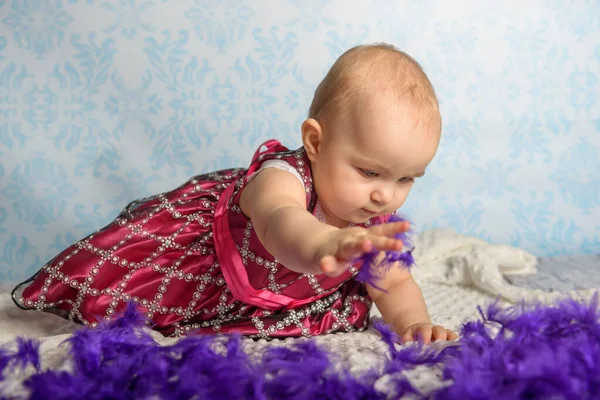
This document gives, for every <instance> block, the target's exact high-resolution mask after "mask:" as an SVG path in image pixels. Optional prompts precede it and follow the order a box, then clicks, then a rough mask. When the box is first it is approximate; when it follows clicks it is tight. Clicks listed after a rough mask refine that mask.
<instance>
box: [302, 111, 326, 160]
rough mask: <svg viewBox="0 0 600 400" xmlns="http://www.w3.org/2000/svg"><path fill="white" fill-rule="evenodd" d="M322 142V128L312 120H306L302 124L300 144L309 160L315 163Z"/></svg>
mask: <svg viewBox="0 0 600 400" xmlns="http://www.w3.org/2000/svg"><path fill="white" fill-rule="evenodd" d="M322 142H323V128H322V127H321V124H320V123H319V122H318V121H317V120H316V119H314V118H308V119H307V120H305V121H304V122H303V123H302V144H303V146H304V149H305V150H306V154H307V155H308V158H309V160H311V161H316V159H317V155H318V154H319V150H320V148H321V143H322Z"/></svg>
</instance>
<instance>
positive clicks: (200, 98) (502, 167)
mask: <svg viewBox="0 0 600 400" xmlns="http://www.w3.org/2000/svg"><path fill="white" fill-rule="evenodd" d="M374 41H388V42H391V43H394V44H396V45H397V46H399V47H400V48H402V49H404V50H406V51H408V52H409V53H410V54H412V55H413V56H414V57H416V58H417V59H418V60H419V61H420V62H421V63H422V64H423V66H424V68H425V70H426V71H427V73H428V74H429V75H430V78H431V80H432V81H433V83H434V85H435V86H436V88H437V91H438V94H439V97H440V99H441V104H442V112H443V118H444V134H443V140H442V144H441V148H440V151H439V153H438V156H437V158H436V160H435V162H434V163H433V165H432V166H431V168H430V170H429V171H428V174H427V176H426V177H425V178H423V179H422V180H421V181H418V183H417V185H416V188H415V189H414V191H413V193H412V194H411V197H409V201H408V203H407V205H406V207H405V208H404V212H405V213H406V214H408V215H409V216H410V217H411V218H412V219H413V220H414V221H415V222H416V224H417V229H426V228H428V227H431V226H434V225H435V226H446V227H452V228H455V229H457V230H459V231H461V232H464V233H467V234H470V235H476V236H478V237H483V238H485V239H487V240H490V241H493V242H497V243H511V244H513V245H517V246H521V247H523V248H525V249H527V250H530V251H532V252H534V253H535V254H537V255H555V254H562V253H582V254H585V253H599V252H600V161H599V157H600V104H599V99H598V96H599V92H600V86H599V80H600V3H599V2H598V1H583V0H573V1H566V0H565V1H560V0H546V1H541V0H540V1H538V0H527V1H523V0H520V1H516V0H510V1H503V2H497V1H490V2H487V1H486V2H484V1H456V0H453V1H442V0H427V1H423V0H421V1H412V0H411V1H408V0H407V1H389V0H381V1H357V0H353V1H346V0H343V1H342V0H340V1H317V0H288V1H276V0H270V1H269V0H263V1H257V0H253V1H244V0H229V1H223V2H217V1H213V0H205V1H202V0H198V1H183V0H181V1H176V0H171V1H158V0H156V1H137V0H136V1H134V0H119V1H116V0H113V1H99V0H80V1H77V0H70V1H58V0H45V1H42V0H38V1H33V0H14V1H6V0H0V159H1V162H0V280H12V281H14V280H19V279H23V278H25V277H28V276H29V275H30V274H32V273H33V272H34V271H35V270H37V269H38V268H39V267H40V266H41V264H43V263H44V262H45V261H46V260H47V259H48V258H50V257H52V256H54V255H55V254H56V253H57V252H58V251H60V250H61V249H62V248H63V247H65V246H67V245H68V244H70V243H71V242H72V241H74V240H76V239H78V238H80V237H82V236H84V235H86V234H88V233H90V232H91V231H93V230H95V229H96V228H98V227H100V226H102V225H104V224H106V223H107V222H109V221H110V220H111V219H112V218H113V217H114V216H115V215H116V213H117V212H118V211H119V210H120V209H121V208H122V207H123V206H124V205H126V204H127V203H128V202H129V201H130V200H132V199H134V198H137V197H141V196H144V195H148V194H151V193H155V192H159V191H165V190H168V189H171V188H173V187H175V186H178V185H179V184H181V183H183V182H184V181H185V180H186V179H187V178H188V177H189V176H191V175H193V174H197V173H201V172H205V171H209V170H214V169H218V168H224V167H231V166H245V165H247V163H248V161H249V157H250V156H251V154H252V152H253V151H254V149H255V147H256V146H257V145H258V144H259V142H261V141H262V140H265V139H268V138H271V137H275V138H278V139H280V140H282V141H283V142H284V143H285V144H287V145H288V146H290V147H296V146H299V144H300V134H299V126H300V123H301V121H302V120H303V118H304V117H305V115H306V110H307V108H308V105H309V103H310V99H311V95H312V93H313V91H314V88H315V87H316V85H317V83H318V82H319V80H320V79H321V78H322V76H323V75H324V73H325V72H326V71H327V69H328V67H329V66H330V65H331V63H332V62H333V61H334V60H335V58H336V57H337V56H339V55H340V54H341V53H342V52H343V51H344V50H346V49H347V48H349V47H351V46H353V45H356V44H359V43H369V42H374Z"/></svg>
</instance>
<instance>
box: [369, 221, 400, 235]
mask: <svg viewBox="0 0 600 400" xmlns="http://www.w3.org/2000/svg"><path fill="white" fill-rule="evenodd" d="M409 229H410V224H409V223H408V222H406V221H399V222H389V223H387V224H381V225H375V226H372V227H370V228H369V232H370V233H373V234H375V235H380V236H388V237H394V235H396V234H398V233H402V232H407V231H408V230H409Z"/></svg>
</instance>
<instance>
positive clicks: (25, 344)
mask: <svg viewBox="0 0 600 400" xmlns="http://www.w3.org/2000/svg"><path fill="white" fill-rule="evenodd" d="M480 311H481V315H482V317H481V319H480V320H477V321H467V322H466V323H464V324H463V325H462V327H461V329H460V332H461V341H460V343H459V345H456V346H448V347H446V348H444V349H443V350H442V351H436V350H435V348H434V347H430V346H423V345H420V344H417V345H411V346H398V344H397V342H398V336H397V335H396V334H395V333H394V332H393V331H392V330H391V329H390V328H389V327H388V326H385V325H382V324H379V325H376V326H375V328H376V329H377V330H379V332H380V333H381V336H382V340H383V341H384V342H385V343H386V344H387V345H388V347H389V356H388V358H387V360H386V362H385V363H383V364H382V365H379V366H377V367H376V368H374V369H372V370H370V371H367V372H366V373H363V374H361V375H360V376H355V375H352V374H351V373H350V371H349V370H348V369H346V368H343V367H339V366H338V365H337V364H336V363H334V360H335V355H333V354H329V353H328V352H327V351H325V350H324V349H323V348H321V347H319V346H318V345H317V344H316V343H315V342H314V341H311V340H303V339H302V340H298V341H297V342H296V344H295V345H293V346H292V347H291V348H288V347H286V348H282V347H279V346H273V347H269V348H267V350H266V351H265V352H264V353H263V354H262V356H261V357H259V358H258V359H250V357H249V356H248V355H246V353H245V352H244V351H243V348H242V342H241V337H240V336H191V337H188V338H184V339H182V340H180V341H178V342H177V343H175V344H174V345H172V346H165V347H162V346H159V345H157V344H156V343H155V342H154V341H153V340H152V339H151V337H150V336H149V335H148V333H147V332H146V331H145V330H144V329H143V327H144V321H145V319H144V318H143V316H141V315H136V313H135V306H133V305H130V306H129V308H127V310H126V311H125V313H124V314H123V317H122V318H121V319H119V320H116V321H113V322H111V323H108V324H104V325H103V326H102V327H100V328H98V329H89V328H82V329H81V330H79V331H77V332H76V333H75V334H74V335H73V336H72V338H71V339H70V340H69V344H70V352H71V354H72V359H73V372H66V371H42V370H40V357H39V346H38V344H37V342H35V341H30V340H20V341H18V342H17V349H16V350H11V351H9V350H8V349H7V348H0V373H3V375H0V383H2V382H4V381H5V379H6V378H7V375H6V372H8V371H9V370H12V369H13V368H17V367H24V366H33V367H34V368H35V369H36V372H35V373H34V374H33V375H32V376H31V377H30V378H28V379H27V380H26V382H25V386H26V387H27V388H28V389H29V390H30V393H29V397H28V398H30V399H46V398H52V399H59V400H62V399H65V400H66V399H103V398H111V399H151V398H160V399H181V398H197V399H228V398H235V399H260V400H268V399H315V398H316V399H325V398H327V399H384V398H388V394H387V393H382V392H380V391H378V390H376V389H375V382H376V381H377V379H378V378H379V377H381V376H382V375H383V374H389V376H390V377H391V379H390V380H389V381H388V386H387V388H386V390H388V391H389V392H390V393H392V394H393V396H394V397H395V398H397V397H402V396H404V395H409V394H410V395H412V397H414V398H423V399H425V398H427V399H432V398H433V399H448V398H460V399H513V398H560V399H582V398H589V399H592V398H598V393H600V373H598V371H600V310H599V307H598V297H597V296H596V297H594V298H593V299H592V301H591V302H588V303H582V302H577V301H575V300H572V299H567V300H564V301H561V302H559V303H557V304H555V305H552V306H547V305H546V306H544V305H540V304H525V303H523V304H520V305H517V306H515V307H510V308H501V307H500V306H499V304H498V303H492V304H490V305H489V306H487V307H486V308H480ZM419 365H425V366H438V367H439V368H441V369H442V370H443V377H444V379H445V380H446V383H447V384H445V385H444V386H443V387H442V388H440V389H437V390H435V391H434V392H433V393H419V392H418V390H417V389H416V388H415V387H413V386H412V384H411V382H410V381H409V380H408V379H407V378H406V377H405V376H404V375H403V374H402V372H404V371H408V370H410V369H412V368H414V367H415V366H419ZM2 387H4V386H3V385H0V388H2ZM0 390H1V389H0ZM2 396H5V397H8V396H10V395H9V394H5V393H0V397H2Z"/></svg>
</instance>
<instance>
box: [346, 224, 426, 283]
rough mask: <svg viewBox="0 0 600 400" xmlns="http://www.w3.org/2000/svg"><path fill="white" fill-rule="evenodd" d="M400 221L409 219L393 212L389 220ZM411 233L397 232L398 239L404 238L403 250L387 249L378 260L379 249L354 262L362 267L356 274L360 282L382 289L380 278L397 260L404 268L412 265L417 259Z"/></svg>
mask: <svg viewBox="0 0 600 400" xmlns="http://www.w3.org/2000/svg"><path fill="white" fill-rule="evenodd" d="M400 221H407V219H405V218H403V217H402V216H400V215H398V214H392V215H391V216H390V219H389V221H388V222H400ZM411 233H412V232H411V231H409V232H401V233H397V234H396V235H395V238H396V239H398V240H402V243H404V250H403V251H385V252H384V256H383V258H382V259H381V260H377V257H378V256H379V254H380V251H378V250H377V249H375V250H373V251H370V252H368V253H364V254H363V255H361V256H360V257H358V258H357V259H356V260H355V261H354V263H357V264H360V265H361V268H360V270H359V271H358V274H356V276H355V279H356V280H358V281H360V282H364V283H368V284H370V285H371V286H373V287H375V288H378V289H380V290H381V288H379V287H378V286H377V281H378V280H379V279H380V277H381V275H382V274H383V273H385V272H386V271H388V270H389V269H390V268H391V267H392V266H393V265H394V264H395V263H396V262H398V263H399V264H400V265H401V266H403V267H404V268H410V267H412V266H413V264H414V263H415V260H414V258H413V255H412V252H413V247H412V244H411V241H410V238H409V235H410V234H411Z"/></svg>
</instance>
